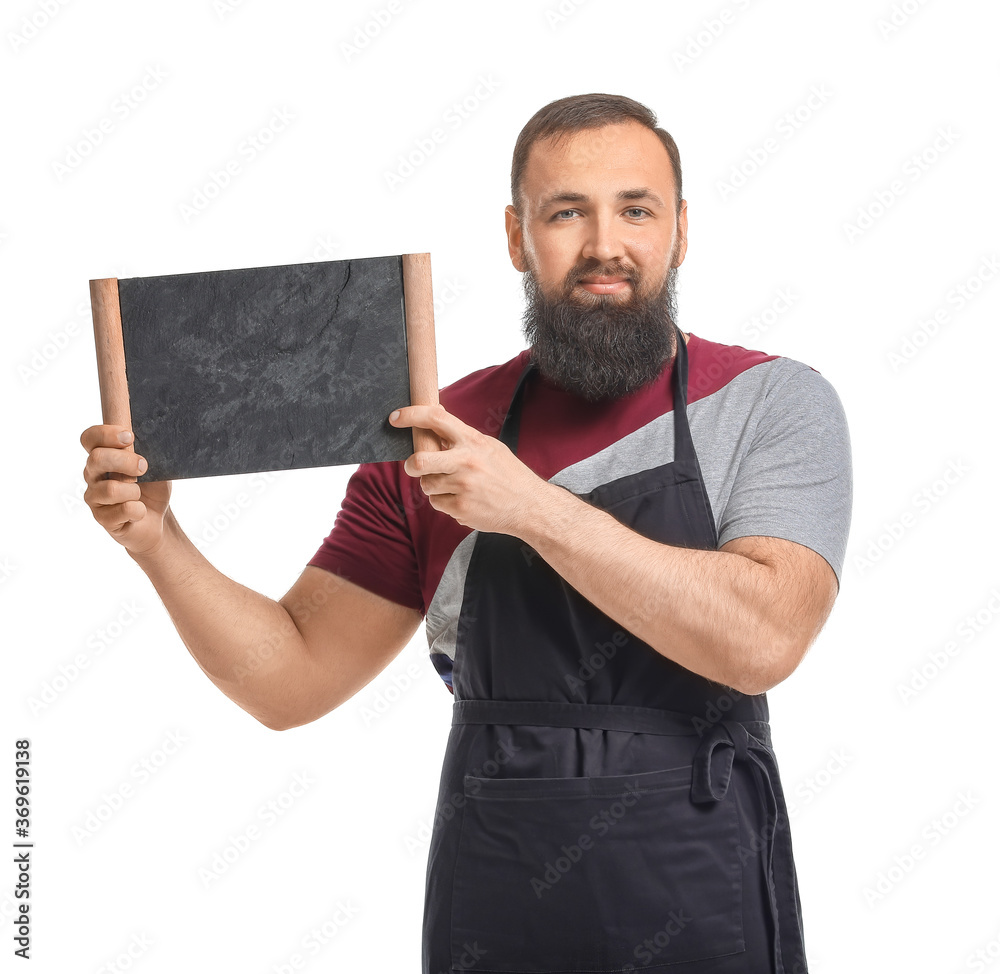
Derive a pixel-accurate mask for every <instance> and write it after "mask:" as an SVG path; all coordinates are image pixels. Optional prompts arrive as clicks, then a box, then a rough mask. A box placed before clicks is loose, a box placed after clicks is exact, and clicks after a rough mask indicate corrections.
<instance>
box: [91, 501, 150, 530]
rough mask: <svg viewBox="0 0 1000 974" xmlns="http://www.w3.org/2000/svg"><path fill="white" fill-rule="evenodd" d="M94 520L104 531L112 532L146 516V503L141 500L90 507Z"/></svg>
mask: <svg viewBox="0 0 1000 974" xmlns="http://www.w3.org/2000/svg"><path fill="white" fill-rule="evenodd" d="M91 511H93V513H94V520H95V521H97V523H98V524H100V526H101V527H102V528H104V529H105V530H106V531H110V532H111V533H112V534H114V533H115V532H116V531H119V530H121V529H122V528H123V527H124V526H125V525H126V524H129V523H131V522H133V521H141V520H142V519H143V518H144V517H145V516H146V505H145V504H143V503H142V501H128V502H127V503H125V504H109V505H108V506H107V507H92V508H91Z"/></svg>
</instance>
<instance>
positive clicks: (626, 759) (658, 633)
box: [82, 94, 851, 974]
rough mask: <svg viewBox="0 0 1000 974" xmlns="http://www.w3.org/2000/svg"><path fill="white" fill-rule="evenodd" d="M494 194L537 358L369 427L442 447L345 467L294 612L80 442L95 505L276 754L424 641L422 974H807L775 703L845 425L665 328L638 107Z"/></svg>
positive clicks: (559, 124) (815, 378)
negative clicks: (420, 434) (429, 674)
mask: <svg viewBox="0 0 1000 974" xmlns="http://www.w3.org/2000/svg"><path fill="white" fill-rule="evenodd" d="M511 195H512V203H511V205H510V206H508V207H507V210H506V227H507V240H508V249H509V253H510V257H511V261H512V263H513V265H514V267H515V268H516V269H517V270H518V271H520V272H521V273H522V274H523V275H524V287H525V294H526V298H527V306H526V310H525V315H524V329H525V337H526V339H527V344H528V347H527V348H525V349H524V350H523V351H522V352H520V353H519V354H518V355H516V356H515V357H514V358H513V359H511V360H510V361H508V362H506V363H503V364H501V365H496V366H491V367H488V368H484V369H481V370H479V371H477V372H474V373H472V374H471V375H469V376H466V377H465V378H463V379H460V380H459V381H457V382H455V383H452V384H451V385H450V386H447V387H445V388H444V389H442V390H441V393H440V399H441V404H440V405H438V406H406V407H402V408H400V409H399V410H396V411H394V412H393V413H392V414H391V416H390V418H389V419H390V422H392V423H394V424H396V425H398V426H403V427H409V426H417V427H422V428H425V429H430V430H432V431H433V432H434V433H435V434H436V435H437V437H438V438H439V441H440V444H441V447H442V449H441V450H439V451H420V452H417V453H414V454H413V455H412V456H410V457H409V458H408V459H407V460H406V461H405V462H401V463H378V464H375V463H373V464H362V465H361V466H360V467H359V468H358V470H357V471H356V472H355V473H354V475H353V476H352V478H351V480H350V482H349V484H348V488H347V494H346V496H345V498H344V502H343V505H342V509H341V511H340V513H339V514H338V516H337V518H336V521H335V523H334V526H333V529H332V531H331V532H330V534H329V536H328V537H327V538H326V539H325V540H324V542H323V544H322V545H321V546H320V548H319V550H318V551H317V552H316V554H315V555H314V557H313V558H312V559H311V560H310V562H309V564H308V565H307V567H306V568H305V570H304V571H303V573H302V575H301V577H300V578H299V579H298V581H297V582H296V583H295V584H294V585H293V586H292V588H291V589H290V590H289V592H288V593H287V594H286V595H285V596H284V598H282V599H281V600H279V601H277V602H276V601H273V600H270V599H268V598H266V597H264V596H262V595H259V594H257V593H253V592H250V591H249V590H247V589H245V588H243V587H242V586H239V585H238V584H237V583H235V582H233V581H231V580H230V579H227V578H225V576H222V575H221V574H220V573H219V572H217V571H216V570H215V569H214V568H212V566H211V565H209V564H208V562H206V561H205V559H204V558H203V556H201V555H200V553H198V552H197V549H195V548H194V546H193V545H192V544H191V542H190V541H189V540H188V539H187V537H186V536H185V535H184V534H183V532H182V531H181V529H180V527H179V525H178V524H177V522H176V520H175V519H174V518H173V515H172V513H171V512H170V510H169V507H168V506H167V503H166V500H167V497H168V496H169V495H168V493H166V494H164V493H162V492H160V493H154V491H156V490H158V489H159V488H161V487H162V485H158V484H144V485H138V484H131V485H125V484H122V483H118V482H112V481H108V480H106V479H105V474H106V473H107V471H109V470H117V471H121V472H124V473H129V474H131V475H132V476H137V475H138V473H139V469H138V464H139V462H140V460H141V458H139V457H138V456H136V455H135V454H132V453H127V452H125V451H123V450H121V449H119V448H118V447H120V445H121V443H120V441H119V439H118V434H119V433H120V432H121V430H120V428H119V427H109V426H99V427H92V428H91V429H90V430H87V431H86V432H85V433H84V435H83V438H82V439H83V443H84V446H85V447H86V448H87V449H88V451H89V452H90V459H89V461H88V465H87V470H86V473H85V475H86V477H87V480H88V484H89V485H90V486H89V489H88V492H87V495H86V496H87V499H88V503H90V504H91V507H92V508H93V510H94V514H95V517H97V519H98V520H99V521H100V523H102V524H103V525H104V526H105V527H106V528H107V530H108V531H109V532H110V533H111V534H112V536H113V537H115V538H116V539H117V540H119V541H120V542H121V543H122V544H123V545H124V546H125V547H126V548H127V549H128V550H129V552H130V554H131V556H132V557H133V558H134V559H135V560H136V561H137V562H138V564H139V565H140V566H141V567H142V568H143V570H145V571H146V572H147V574H148V575H149V577H150V579H151V580H152V581H153V583H154V585H155V586H156V588H157V591H158V592H159V593H160V596H161V598H162V599H163V601H164V603H165V604H166V605H167V607H168V609H169V610H170V613H171V616H172V618H173V619H174V621H175V624H176V625H177V627H178V630H179V631H180V633H181V635H182V637H183V638H184V641H185V643H186V644H187V646H188V648H189V650H190V651H191V652H192V654H193V655H194V656H195V657H196V659H198V661H199V663H200V664H201V665H202V668H203V669H204V670H205V672H206V673H207V674H208V675H209V677H210V678H211V679H212V680H213V681H214V682H215V683H216V684H217V685H218V686H219V687H220V688H221V689H222V690H223V691H224V692H226V693H227V694H228V695H229V696H230V697H231V698H232V699H233V700H235V701H236V702H237V703H238V704H239V705H240V706H242V707H243V708H244V709H246V710H247V711H248V712H250V713H251V714H253V715H254V716H255V717H256V718H257V719H259V720H261V721H262V722H263V723H265V724H266V725H267V726H268V727H273V728H275V729H283V728H288V727H295V726H298V725H300V724H304V723H306V722H309V721H312V720H315V719H317V718H318V717H320V716H322V715H323V714H325V713H327V712H329V711H330V710H332V709H333V708H335V707H337V706H339V705H340V704H341V703H343V702H344V701H346V700H348V699H350V697H351V696H353V695H354V694H355V693H356V692H357V691H358V690H359V689H361V688H362V687H363V686H365V685H366V684H367V683H368V682H369V681H370V680H371V679H372V678H373V677H374V676H376V675H377V674H378V673H379V672H380V671H381V670H382V669H383V668H384V667H385V666H386V664H387V663H388V662H389V661H390V660H391V659H392V658H393V657H394V656H395V655H396V654H397V653H398V652H399V651H400V649H402V648H403V646H405V645H406V644H407V642H408V641H409V640H410V638H411V636H412V635H413V634H414V632H415V630H416V628H417V626H418V625H419V623H420V622H421V621H424V622H425V624H426V632H427V638H428V643H429V649H430V654H431V655H430V658H431V660H432V662H433V664H434V666H435V669H436V671H437V672H438V673H439V674H440V676H441V677H442V680H443V682H444V684H445V686H446V687H447V688H448V690H449V691H450V692H451V694H452V695H453V702H452V713H453V716H452V729H451V734H450V736H449V739H448V744H447V749H446V753H445V756H444V764H443V768H442V774H441V781H440V789H439V794H438V803H437V814H436V816H435V821H434V827H433V830H432V837H431V845H430V850H429V856H428V864H427V886H426V899H425V908H424V948H423V967H422V969H423V971H424V974H438V972H449V974H454V972H457V971H466V970H470V969H479V970H484V971H504V972H529V971H531V972H546V971H552V972H555V971H559V972H562V974H571V972H576V971H579V972H588V974H594V972H610V971H622V970H643V969H647V968H660V967H661V966H663V965H670V964H679V965H682V967H678V968H677V970H681V969H683V970H684V971H685V972H714V974H736V972H739V974H751V972H752V974H762V972H765V971H773V972H782V971H784V972H791V971H796V972H805V971H807V962H806V956H805V949H804V937H803V924H802V916H801V908H800V903H799V893H798V884H797V879H796V874H795V867H794V862H793V858H792V846H791V837H790V834H789V827H788V814H787V810H786V807H785V802H784V798H783V795H782V789H781V783H780V778H779V775H778V768H777V763H776V758H775V754H774V750H773V747H772V745H771V733H770V723H769V711H768V704H767V696H766V693H767V691H768V690H769V689H770V688H771V687H773V686H775V685H776V684H778V683H780V682H781V681H783V680H785V679H786V678H787V677H788V676H789V675H790V674H791V673H792V672H793V671H794V670H795V668H796V667H797V666H798V664H799V662H800V661H801V659H802V657H803V656H804V654H805V652H806V650H807V649H808V647H809V646H810V644H811V643H812V642H813V641H814V639H815V637H816V636H817V634H818V633H819V631H820V629H821V628H822V626H823V624H824V622H825V621H826V619H827V617H828V615H829V612H830V610H831V608H832V605H833V602H834V599H835V598H836V594H837V592H838V590H839V579H840V574H841V570H842V566H843V560H844V554H845V549H846V542H847V534H848V529H849V523H850V509H851V461H850V445H849V438H848V430H847V424H846V420H845V417H844V412H843V409H842V406H841V403H840V400H839V398H838V397H837V394H836V392H835V391H834V390H833V388H832V386H831V385H830V384H829V382H827V381H826V380H825V379H824V378H823V377H822V376H820V374H819V373H818V372H816V371H815V370H814V369H812V368H810V367H809V366H807V365H804V364H803V363H801V362H797V361H794V360H792V359H789V358H786V357H782V356H778V355H772V354H766V353H764V352H761V351H755V350H750V349H745V348H742V347H740V346H733V345H724V344H719V343H717V342H713V341H711V340H710V339H707V338H702V337H701V336H699V335H696V334H694V333H685V332H682V331H680V329H679V328H678V326H677V323H676V321H677V308H676V300H675V296H674V295H675V282H676V275H677V268H678V267H679V266H680V264H681V263H682V262H683V260H684V256H685V253H686V250H687V203H686V201H685V200H684V199H683V196H682V192H681V166H680V157H679V153H678V151H677V147H676V144H675V143H674V140H673V139H672V138H671V137H670V135H669V134H668V133H667V132H666V131H664V130H663V129H662V128H659V127H657V124H656V117H655V115H654V114H653V113H652V112H651V111H650V110H649V109H648V108H646V107H645V106H643V105H641V104H639V103H638V102H636V101H634V100H632V99H629V98H625V97H621V96H614V95H606V94H593V95H581V96H573V97H569V98H563V99H560V100H558V101H555V102H552V103H550V104H548V105H546V106H544V107H543V108H542V109H540V110H539V111H538V112H537V113H536V114H535V116H534V117H533V118H532V119H531V120H530V121H529V122H528V123H527V125H525V127H524V129H523V130H522V132H521V134H520V136H519V137H518V140H517V143H516V145H515V149H514V159H513V165H512V169H511ZM126 439H127V435H126ZM262 642H265V643H267V644H268V645H272V646H277V647H278V648H279V651H276V652H274V653H272V654H271V655H270V656H269V657H268V658H267V659H265V660H260V665H259V666H258V667H257V668H256V669H254V671H253V672H252V673H251V674H249V675H247V673H246V667H244V666H243V665H242V664H243V661H245V659H246V658H247V655H248V654H249V653H251V652H252V648H253V646H255V645H259V644H261V643H262ZM258 655H259V654H258ZM237 668H239V676H237V675H236V674H237ZM380 950H382V951H383V954H382V956H384V947H380ZM402 963H404V964H405V961H403V962H402Z"/></svg>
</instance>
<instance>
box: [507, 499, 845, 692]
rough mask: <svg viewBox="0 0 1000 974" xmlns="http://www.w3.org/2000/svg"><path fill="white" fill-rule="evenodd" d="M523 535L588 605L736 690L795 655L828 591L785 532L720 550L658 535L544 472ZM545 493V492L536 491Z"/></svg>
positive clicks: (829, 572) (819, 566) (760, 680)
mask: <svg viewBox="0 0 1000 974" xmlns="http://www.w3.org/2000/svg"><path fill="white" fill-rule="evenodd" d="M545 487H546V488H548V489H547V490H544V491H543V490H540V491H539V494H540V495H542V496H539V498H538V504H537V506H534V510H535V512H536V513H535V516H534V517H532V519H531V520H530V521H526V522H525V523H524V526H523V527H522V529H521V538H522V540H524V541H526V542H527V543H528V544H530V545H531V546H532V547H533V548H535V550H536V551H537V552H538V553H539V554H540V555H541V556H542V558H544V559H545V560H546V561H547V562H548V563H549V564H550V565H551V566H552V567H553V568H554V569H555V570H556V571H557V572H559V574H560V575H562V576H563V578H565V579H566V581H567V582H569V583H570V585H572V586H573V587H574V588H575V589H576V590H577V591H579V592H580V593H581V594H582V595H584V596H586V597H587V598H588V599H590V601H591V602H593V603H594V604H595V605H596V606H597V607H598V608H600V609H601V610H602V611H604V612H606V613H607V614H608V615H609V616H611V617H612V618H613V619H615V620H616V621H618V622H620V623H622V625H624V626H626V627H627V628H628V629H629V630H630V631H631V632H633V633H635V634H636V635H637V636H638V637H639V638H640V639H642V640H644V641H645V642H647V643H649V644H650V645H651V646H652V647H653V648H654V649H655V650H657V651H658V652H660V653H662V654H663V655H664V656H668V657H669V658H670V659H672V660H674V661H675V662H677V663H680V664H681V666H684V667H686V668H687V669H689V670H693V671H694V672H695V673H699V674H700V675H702V676H705V677H707V678H708V679H710V680H716V681H718V682H719V683H723V684H725V685H726V686H729V687H732V688H733V689H735V690H739V691H740V692H741V693H748V694H754V693H763V692H765V691H766V690H769V689H771V687H773V686H776V685H777V684H778V683H780V682H781V681H782V680H784V679H785V678H786V677H787V676H789V675H790V674H791V673H792V672H793V670H794V669H795V668H796V667H797V666H798V665H799V663H800V662H801V661H802V657H803V656H804V655H805V653H806V650H807V649H808V648H809V646H810V645H811V643H812V642H813V640H814V639H815V638H816V636H817V635H819V632H820V630H821V629H822V627H823V624H824V623H825V622H826V619H827V617H828V616H829V614H830V610H831V609H832V608H833V603H834V599H835V598H836V595H837V576H836V575H835V574H834V571H833V569H832V568H831V567H830V565H829V564H828V563H827V561H826V559H825V558H823V557H822V556H821V555H819V554H817V553H816V552H815V551H813V550H812V549H811V548H807V547H806V546H805V545H800V544H796V543H795V542H794V541H786V540H785V539H784V538H769V537H747V538H736V539H734V540H732V541H730V542H728V543H727V544H725V545H723V547H722V548H720V549H719V550H718V551H702V550H699V549H695V548H680V547H676V546H672V545H665V544H661V543H659V542H657V541H652V540H650V539H649V538H646V537H643V536H642V535H640V534H637V533H636V532H635V531H632V530H631V529H630V528H627V527H625V525H623V524H621V523H620V522H619V521H617V520H616V519H615V518H614V517H612V516H611V515H610V514H608V513H607V512H605V511H602V510H599V509H598V508H595V507H593V506H591V505H590V504H587V503H586V502H584V501H583V500H581V499H580V498H578V497H576V496H574V495H573V494H571V493H569V492H568V491H566V490H563V489H561V488H559V487H556V486H554V485H552V484H545ZM543 497H544V500H543V499H542V498H543Z"/></svg>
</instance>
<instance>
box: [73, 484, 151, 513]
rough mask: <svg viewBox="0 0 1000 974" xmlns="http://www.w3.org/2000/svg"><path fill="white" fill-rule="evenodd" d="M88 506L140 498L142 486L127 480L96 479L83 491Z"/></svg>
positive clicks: (113, 503) (105, 504) (119, 502)
mask: <svg viewBox="0 0 1000 974" xmlns="http://www.w3.org/2000/svg"><path fill="white" fill-rule="evenodd" d="M83 500H84V503H85V504H87V506H88V507H107V506H110V505H115V504H125V503H127V502H128V501H139V500H142V488H141V487H140V486H139V485H138V484H137V483H134V482H131V481H127V480H98V481H97V482H96V483H94V484H92V485H91V486H89V487H88V488H87V489H86V490H85V491H84V492H83Z"/></svg>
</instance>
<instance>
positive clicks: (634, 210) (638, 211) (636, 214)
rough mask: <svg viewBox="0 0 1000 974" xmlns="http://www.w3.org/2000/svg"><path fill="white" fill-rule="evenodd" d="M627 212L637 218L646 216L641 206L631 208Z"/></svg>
mask: <svg viewBox="0 0 1000 974" xmlns="http://www.w3.org/2000/svg"><path fill="white" fill-rule="evenodd" d="M625 212H626V213H628V214H629V215H630V216H633V217H636V218H639V217H643V216H645V215H646V211H645V210H644V209H643V208H642V207H641V206H630V207H629V208H628V209H627V210H626V211H625Z"/></svg>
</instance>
